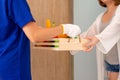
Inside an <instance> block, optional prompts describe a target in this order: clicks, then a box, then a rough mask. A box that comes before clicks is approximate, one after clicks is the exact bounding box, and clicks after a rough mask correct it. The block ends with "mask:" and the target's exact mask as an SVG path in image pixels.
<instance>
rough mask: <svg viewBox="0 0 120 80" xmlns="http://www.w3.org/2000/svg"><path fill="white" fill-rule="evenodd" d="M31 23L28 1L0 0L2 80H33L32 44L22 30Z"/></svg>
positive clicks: (0, 78)
mask: <svg viewBox="0 0 120 80" xmlns="http://www.w3.org/2000/svg"><path fill="white" fill-rule="evenodd" d="M30 21H34V19H33V17H32V15H31V12H30V10H29V7H28V4H27V2H26V0H0V80H31V73H30V42H29V40H28V38H27V37H26V35H25V34H24V32H23V30H22V28H23V26H24V25H26V24H27V23H28V22H30Z"/></svg>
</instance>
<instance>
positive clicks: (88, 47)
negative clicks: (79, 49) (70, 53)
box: [84, 36, 99, 52]
mask: <svg viewBox="0 0 120 80" xmlns="http://www.w3.org/2000/svg"><path fill="white" fill-rule="evenodd" d="M86 39H88V40H89V42H88V43H87V44H84V47H86V50H84V51H86V52H90V51H91V50H92V49H93V47H94V46H95V45H96V44H97V43H98V42H99V39H98V38H97V37H95V36H87V37H86Z"/></svg>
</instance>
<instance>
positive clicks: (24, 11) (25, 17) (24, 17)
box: [9, 0, 34, 28]
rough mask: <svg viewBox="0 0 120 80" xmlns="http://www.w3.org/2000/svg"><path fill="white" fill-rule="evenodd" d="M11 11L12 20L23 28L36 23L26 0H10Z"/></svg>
mask: <svg viewBox="0 0 120 80" xmlns="http://www.w3.org/2000/svg"><path fill="white" fill-rule="evenodd" d="M10 1H11V2H10V3H9V7H10V8H9V9H10V10H9V11H10V17H11V19H12V20H13V21H14V22H15V23H16V24H17V25H18V26H19V27H20V28H22V27H23V26H24V25H26V24H27V23H29V22H31V21H34V18H33V16H32V14H31V12H30V8H29V6H28V4H27V2H26V0H10Z"/></svg>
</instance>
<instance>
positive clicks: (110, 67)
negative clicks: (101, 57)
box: [105, 61, 120, 72]
mask: <svg viewBox="0 0 120 80" xmlns="http://www.w3.org/2000/svg"><path fill="white" fill-rule="evenodd" d="M119 67H120V66H119V64H116V65H114V64H110V63H108V62H107V61H105V69H106V70H107V71H111V72H119Z"/></svg>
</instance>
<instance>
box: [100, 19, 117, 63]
mask: <svg viewBox="0 0 120 80" xmlns="http://www.w3.org/2000/svg"><path fill="white" fill-rule="evenodd" d="M109 23H110V21H109V22H107V23H103V22H102V21H101V23H100V32H102V31H103V30H104V29H105V28H106V26H108V25H109ZM104 60H105V61H107V62H108V63H110V64H119V60H118V49H117V44H115V46H114V47H113V48H112V49H111V50H110V51H109V52H108V54H104Z"/></svg>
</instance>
